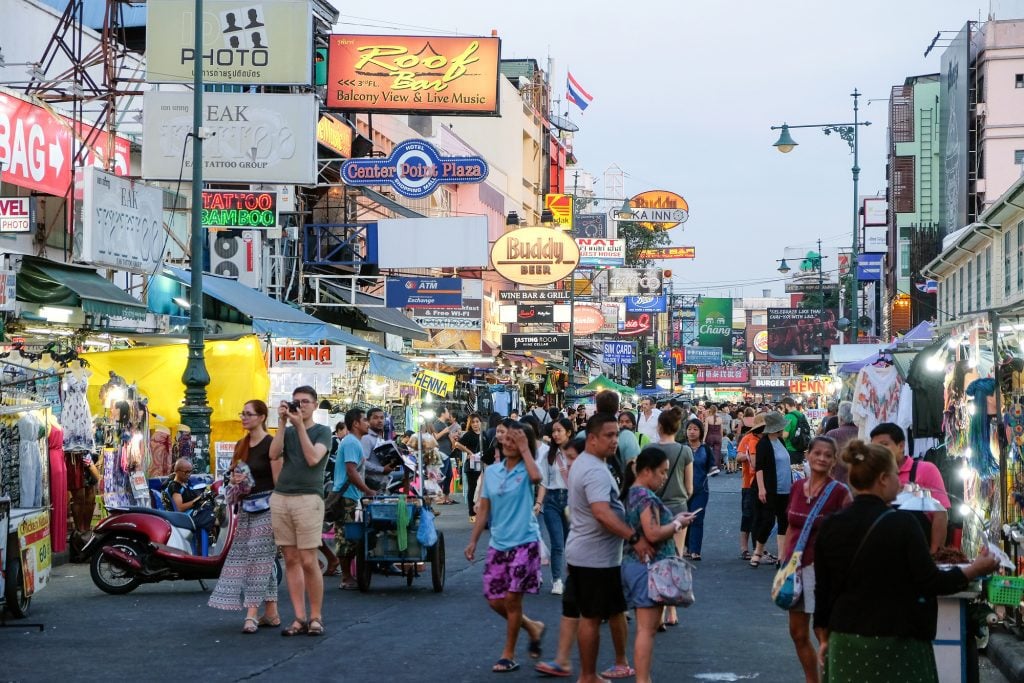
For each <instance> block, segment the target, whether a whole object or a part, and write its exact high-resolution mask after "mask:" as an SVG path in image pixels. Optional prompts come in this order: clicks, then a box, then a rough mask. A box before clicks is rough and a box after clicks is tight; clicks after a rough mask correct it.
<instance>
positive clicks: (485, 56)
mask: <svg viewBox="0 0 1024 683" xmlns="http://www.w3.org/2000/svg"><path fill="white" fill-rule="evenodd" d="M329 45H330V51H329V52H328V56H327V108H328V109H337V110H340V111H357V112H388V113H396V114H412V113H423V114H431V115H440V114H473V115H475V116H481V115H485V114H497V113H498V61H499V55H500V52H501V41H500V40H499V39H498V38H481V37H473V36H459V37H440V36H380V35H355V34H338V35H332V36H331V37H330V43H329Z"/></svg>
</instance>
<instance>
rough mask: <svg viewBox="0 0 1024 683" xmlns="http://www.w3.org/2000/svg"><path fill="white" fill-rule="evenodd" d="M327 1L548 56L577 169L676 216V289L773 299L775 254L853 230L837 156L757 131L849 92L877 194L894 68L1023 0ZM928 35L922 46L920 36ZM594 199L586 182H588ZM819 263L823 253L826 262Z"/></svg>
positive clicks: (923, 61) (832, 111)
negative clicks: (568, 87)
mask: <svg viewBox="0 0 1024 683" xmlns="http://www.w3.org/2000/svg"><path fill="white" fill-rule="evenodd" d="M346 4H347V3H338V5H337V6H338V7H339V8H341V10H340V11H341V12H342V16H341V20H340V23H339V24H337V25H336V26H335V30H336V31H337V32H351V33H385V34H386V33H405V34H417V35H434V34H437V35H450V34H452V33H459V34H463V35H490V34H491V30H492V29H495V30H497V31H498V35H499V36H500V37H501V39H502V57H503V58H509V59H510V58H527V57H530V58H534V59H536V60H538V62H539V63H540V64H541V66H542V68H543V67H544V65H545V64H546V63H547V59H548V58H549V57H550V58H551V59H552V60H553V69H552V76H551V83H552V98H553V99H561V100H562V102H561V105H560V108H561V111H560V112H558V113H565V112H566V111H568V112H569V118H570V119H571V120H572V121H574V122H575V123H577V124H578V125H579V126H580V132H579V133H577V134H576V136H575V142H574V149H575V153H576V156H577V158H578V160H579V166H580V168H583V169H586V170H587V171H589V172H591V173H593V174H594V175H595V176H597V177H598V178H599V181H600V178H601V177H602V175H603V174H604V172H605V170H606V169H607V168H609V167H610V166H612V165H617V166H618V167H619V168H621V169H622V171H623V172H624V173H625V190H626V194H627V195H634V194H636V193H639V192H642V191H644V190H651V189H664V190H671V191H674V192H677V193H679V194H681V195H683V197H685V198H686V200H687V202H688V204H689V207H690V218H689V220H688V222H686V223H685V224H683V226H682V228H681V229H680V228H675V229H674V230H672V231H671V233H670V234H671V237H672V242H673V244H678V245H687V246H694V247H695V248H696V258H695V259H694V260H692V261H680V260H676V261H668V262H665V263H664V265H665V266H666V267H670V268H671V269H672V271H673V281H674V285H675V286H674V289H675V292H676V293H680V292H683V293H691V292H692V293H697V292H700V293H705V294H709V295H711V296H736V297H739V296H760V295H761V292H762V290H763V289H772V290H773V294H774V295H782V294H783V276H781V275H780V274H779V273H778V272H776V268H777V267H778V263H777V262H776V259H781V258H782V257H783V252H784V250H785V249H786V248H793V247H796V248H801V249H810V248H813V246H814V241H815V240H817V239H819V238H820V239H821V240H822V242H823V244H824V245H825V246H824V248H823V251H824V253H826V254H828V253H829V252H830V250H831V251H834V250H835V249H837V248H838V247H840V246H843V247H846V248H848V247H849V246H850V244H851V241H852V232H853V183H852V177H851V172H850V168H851V166H852V161H853V157H852V155H851V154H850V153H849V147H848V146H847V144H846V143H845V142H844V141H842V140H841V139H839V138H838V137H837V136H835V135H832V136H828V137H826V136H825V135H824V134H822V132H821V131H819V130H815V129H806V130H794V131H793V137H794V138H795V139H796V141H797V142H798V143H799V146H798V147H797V148H796V149H795V150H794V151H793V152H791V153H790V154H780V153H779V152H778V151H777V150H776V149H775V148H774V147H772V143H773V142H775V140H776V139H777V138H778V132H777V131H772V130H770V129H769V128H770V126H773V125H780V124H782V123H784V122H786V123H789V124H792V125H801V124H822V123H824V124H828V123H846V122H849V121H852V117H853V111H852V108H853V98H852V97H850V93H852V92H853V90H854V88H857V89H858V90H859V91H860V92H861V93H863V97H861V98H860V106H861V112H860V117H861V120H868V121H870V122H871V124H872V125H870V126H867V127H861V128H860V167H861V174H860V194H861V195H862V196H865V195H869V196H870V195H876V194H878V195H882V196H884V194H885V161H886V160H885V155H886V125H887V118H888V111H887V110H888V98H889V93H890V90H891V89H892V87H893V86H894V85H902V83H903V81H904V79H905V78H906V77H907V76H913V75H920V74H928V73H936V72H938V70H939V58H940V55H941V53H942V50H943V49H944V46H945V45H947V44H948V39H949V38H952V36H953V33H952V32H955V31H958V30H959V29H960V28H962V27H963V25H964V23H965V22H966V21H968V20H979V19H981V20H984V19H986V18H987V17H988V16H989V13H990V11H991V12H994V13H995V16H996V17H997V18H1003V19H1009V18H1015V17H1024V0H991V2H990V1H989V0H858V1H857V2H837V1H836V0H780V1H776V2H764V1H763V0H734V1H733V2H726V1H723V0H703V1H697V2H694V1H693V0H689V1H688V0H682V1H680V0H633V2H630V3H611V2H607V3H606V2H588V3H582V2H579V1H578V0H576V1H568V2H562V3H558V4H557V5H556V4H554V3H551V2H549V1H539V0H517V2H508V3H492V2H481V1H480V0H476V1H475V2H473V1H469V0H438V1H437V2H434V3H424V2H422V0H419V1H416V2H414V1H413V0H390V1H389V2H387V3H381V4H380V5H376V4H375V3H368V4H367V3H364V4H360V5H358V6H350V7H353V9H346V8H345V5H346ZM939 31H944V32H950V33H943V34H942V36H941V39H940V40H939V42H938V43H937V46H936V47H935V49H933V50H932V51H931V52H930V53H929V55H928V56H927V57H925V56H924V52H925V50H926V49H927V48H928V46H929V44H930V43H931V42H932V39H933V37H934V36H935V35H936V33H937V32H939ZM567 69H568V70H571V71H572V73H573V76H574V77H575V78H576V80H577V81H578V82H579V83H580V84H581V85H582V86H583V87H584V88H586V89H587V91H588V92H589V93H590V94H591V95H593V97H594V100H593V102H592V103H591V105H590V106H589V107H588V108H587V110H586V112H585V113H582V114H581V113H580V112H579V110H578V109H576V107H575V106H573V105H569V104H568V103H566V102H565V97H564V93H565V87H564V84H565V74H566V70H567ZM596 189H597V191H598V194H599V195H603V194H604V191H603V189H604V188H603V184H601V183H600V182H599V184H598V187H597V188H596ZM828 268H829V263H828V261H826V263H825V269H826V270H828Z"/></svg>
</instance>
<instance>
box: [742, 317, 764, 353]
mask: <svg viewBox="0 0 1024 683" xmlns="http://www.w3.org/2000/svg"><path fill="white" fill-rule="evenodd" d="M743 332H744V334H745V335H746V343H747V350H748V351H753V352H754V360H756V361H757V360H761V361H764V360H768V328H767V327H765V326H764V325H747V328H746V329H745V330H744V331H743Z"/></svg>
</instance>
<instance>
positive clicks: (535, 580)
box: [484, 541, 541, 600]
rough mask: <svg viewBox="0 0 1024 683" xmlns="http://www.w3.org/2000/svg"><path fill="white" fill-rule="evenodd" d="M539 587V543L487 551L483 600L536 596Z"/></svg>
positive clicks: (533, 542)
mask: <svg viewBox="0 0 1024 683" xmlns="http://www.w3.org/2000/svg"><path fill="white" fill-rule="evenodd" d="M540 583H541V576H540V541H531V542H530V543H524V544H522V545H517V546H515V547H514V548H509V549H508V550H498V549H496V548H488V549H487V561H486V562H485V563H484V597H485V598H487V599H488V600H504V599H505V596H506V595H508V594H509V593H539V592H540Z"/></svg>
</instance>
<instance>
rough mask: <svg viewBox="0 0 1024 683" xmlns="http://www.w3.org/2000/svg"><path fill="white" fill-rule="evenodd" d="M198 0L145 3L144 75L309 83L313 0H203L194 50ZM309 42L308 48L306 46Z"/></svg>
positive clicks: (159, 79)
mask: <svg viewBox="0 0 1024 683" xmlns="http://www.w3.org/2000/svg"><path fill="white" fill-rule="evenodd" d="M194 9H195V1H194V0H159V2H149V3H146V11H147V12H148V16H147V18H146V80H147V81H148V82H150V83H174V82H182V81H185V82H188V83H191V82H192V79H193V74H194V72H195V68H196V63H197V62H198V63H199V64H201V65H202V70H203V80H204V81H205V82H206V83H238V84H242V85H252V84H259V85H309V83H310V79H311V78H312V74H313V62H312V59H313V50H312V45H313V12H312V6H311V3H310V2H309V0H258V2H243V1H240V0H203V36H202V41H203V42H202V53H201V54H200V55H196V50H195V12H194ZM303 46H305V49H303Z"/></svg>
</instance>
